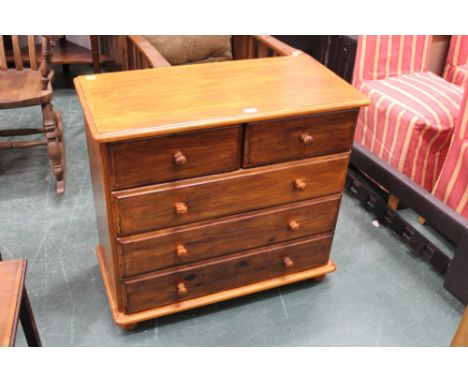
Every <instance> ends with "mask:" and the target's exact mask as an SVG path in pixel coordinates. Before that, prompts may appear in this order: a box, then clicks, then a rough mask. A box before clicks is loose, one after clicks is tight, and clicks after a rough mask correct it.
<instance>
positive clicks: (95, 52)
mask: <svg viewBox="0 0 468 382" xmlns="http://www.w3.org/2000/svg"><path fill="white" fill-rule="evenodd" d="M90 38H91V54H92V56H93V69H94V73H101V64H100V62H99V36H97V35H92V36H90Z"/></svg>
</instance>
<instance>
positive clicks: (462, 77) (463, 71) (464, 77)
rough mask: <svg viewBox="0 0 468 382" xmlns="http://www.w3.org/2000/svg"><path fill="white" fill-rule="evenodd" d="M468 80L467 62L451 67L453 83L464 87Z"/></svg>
mask: <svg viewBox="0 0 468 382" xmlns="http://www.w3.org/2000/svg"><path fill="white" fill-rule="evenodd" d="M467 81H468V64H465V65H459V66H455V67H454V69H453V79H452V82H453V83H454V84H455V85H458V86H462V87H464V86H465V84H466V82H467Z"/></svg>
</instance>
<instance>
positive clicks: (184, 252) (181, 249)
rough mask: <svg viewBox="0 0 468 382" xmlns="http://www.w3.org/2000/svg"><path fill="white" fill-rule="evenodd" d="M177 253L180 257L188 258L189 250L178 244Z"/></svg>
mask: <svg viewBox="0 0 468 382" xmlns="http://www.w3.org/2000/svg"><path fill="white" fill-rule="evenodd" d="M176 252H177V256H178V257H183V256H187V254H188V252H187V248H185V247H184V245H183V244H178V245H177V247H176Z"/></svg>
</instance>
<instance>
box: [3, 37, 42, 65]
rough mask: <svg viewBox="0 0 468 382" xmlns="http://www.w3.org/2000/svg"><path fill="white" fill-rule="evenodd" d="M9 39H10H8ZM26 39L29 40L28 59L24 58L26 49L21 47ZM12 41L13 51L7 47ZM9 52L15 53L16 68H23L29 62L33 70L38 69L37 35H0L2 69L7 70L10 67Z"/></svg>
mask: <svg viewBox="0 0 468 382" xmlns="http://www.w3.org/2000/svg"><path fill="white" fill-rule="evenodd" d="M7 40H8V41H7ZM24 40H27V46H26V48H27V54H26V57H27V59H26V60H24V59H23V58H24V57H23V54H24V49H21V45H22V43H23V42H25V41H24ZM8 42H9V43H10V44H9V45H11V51H10V50H9V49H7V47H6V44H7V43H8ZM9 53H12V54H13V59H14V67H15V68H16V70H23V69H24V68H25V66H26V65H25V64H26V62H28V63H29V67H30V69H31V70H37V69H38V56H37V53H36V38H35V36H11V38H10V37H7V36H2V35H0V70H2V71H5V70H7V69H8V58H9V57H8V56H10V54H9Z"/></svg>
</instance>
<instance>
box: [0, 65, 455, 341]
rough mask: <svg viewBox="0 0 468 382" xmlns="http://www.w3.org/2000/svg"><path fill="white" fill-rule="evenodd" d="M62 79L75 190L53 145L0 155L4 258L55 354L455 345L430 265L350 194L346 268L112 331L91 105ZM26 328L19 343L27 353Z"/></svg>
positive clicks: (11, 113) (338, 249) (0, 121)
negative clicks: (102, 268) (100, 252)
mask: <svg viewBox="0 0 468 382" xmlns="http://www.w3.org/2000/svg"><path fill="white" fill-rule="evenodd" d="M59 77H60V73H58V74H57V79H58V81H57V84H56V86H55V88H56V91H55V95H54V96H55V100H54V104H55V107H56V108H57V109H59V110H61V112H62V117H63V124H64V130H65V141H66V157H67V171H68V173H67V184H66V192H65V195H64V196H63V197H62V198H58V197H57V196H56V195H55V182H54V179H53V176H52V175H51V171H50V167H49V164H48V159H47V155H46V152H45V148H44V147H37V148H32V149H26V150H2V151H0V211H1V218H0V252H1V253H2V254H3V257H4V259H5V260H7V259H11V258H19V257H24V258H26V259H28V262H29V265H28V276H27V287H28V291H29V296H30V299H31V303H32V306H33V309H34V312H35V315H36V320H37V323H38V326H39V331H40V334H41V337H42V341H43V344H44V345H45V346H446V345H448V344H449V343H450V340H451V338H452V336H453V334H454V332H455V330H456V328H457V326H458V323H459V321H460V318H461V314H462V311H463V306H462V304H460V303H459V302H458V301H457V300H456V299H455V298H454V297H452V296H451V295H450V294H449V293H448V292H447V291H446V290H445V289H444V288H443V287H442V283H443V279H442V277H441V276H440V275H438V274H437V273H436V272H435V271H433V269H432V268H431V266H430V265H428V264H427V263H424V262H423V261H421V260H420V259H419V258H417V257H415V256H414V255H413V254H412V252H411V250H410V249H409V248H408V247H407V246H405V245H404V244H403V243H401V242H400V241H399V240H398V239H397V238H396V237H395V236H393V234H391V233H390V231H388V230H387V229H385V228H383V227H379V228H377V227H374V226H373V225H372V223H371V222H372V220H373V217H372V215H370V214H369V213H367V212H366V211H365V210H364V209H363V208H361V207H360V206H359V204H358V202H357V201H356V200H354V199H352V198H350V197H349V196H347V195H345V196H344V197H343V202H342V207H341V211H340V215H339V219H338V225H337V229H336V235H335V240H334V243H333V249H332V259H333V260H334V261H335V263H336V265H337V271H336V272H335V273H332V274H330V275H328V276H327V277H326V278H325V279H324V280H323V281H322V282H313V281H306V282H301V283H298V284H295V285H289V286H285V287H281V288H278V289H273V290H270V291H266V292H262V293H258V294H255V295H251V296H246V297H243V298H239V299H236V300H231V301H227V302H223V303H219V304H215V305H212V306H208V307H204V308H199V309H196V310H192V311H187V312H184V313H180V314H176V315H173V316H169V317H164V318H160V319H157V320H152V321H149V322H146V323H143V324H141V325H139V326H138V328H137V329H136V330H135V331H134V332H126V331H123V330H121V329H120V328H118V327H117V326H115V325H114V323H113V321H112V317H111V314H110V312H109V309H108V303H107V298H106V296H105V292H104V287H103V283H102V280H101V277H100V273H99V269H98V265H97V259H96V257H95V253H94V247H95V245H96V243H97V233H96V222H95V215H94V205H93V197H92V190H91V185H90V175H89V168H88V157H87V150H86V142H85V136H84V126H83V120H82V114H81V109H80V106H79V103H78V100H77V97H76V95H75V92H74V91H73V90H72V88H71V84H70V81H66V82H65V83H62V84H60V81H59V80H60V78H59ZM40 121H41V114H40V109H39V108H38V107H35V108H27V109H17V110H6V111H0V129H2V128H3V129H5V128H21V127H33V126H34V127H36V126H38V125H39V124H40ZM24 344H25V341H24V337H23V335H22V333H21V331H19V335H18V341H17V345H19V346H21V345H24Z"/></svg>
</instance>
